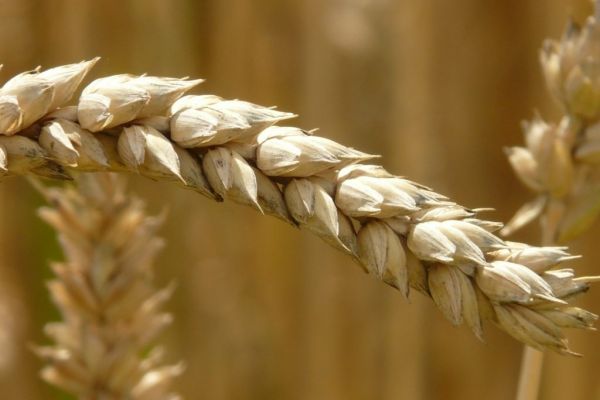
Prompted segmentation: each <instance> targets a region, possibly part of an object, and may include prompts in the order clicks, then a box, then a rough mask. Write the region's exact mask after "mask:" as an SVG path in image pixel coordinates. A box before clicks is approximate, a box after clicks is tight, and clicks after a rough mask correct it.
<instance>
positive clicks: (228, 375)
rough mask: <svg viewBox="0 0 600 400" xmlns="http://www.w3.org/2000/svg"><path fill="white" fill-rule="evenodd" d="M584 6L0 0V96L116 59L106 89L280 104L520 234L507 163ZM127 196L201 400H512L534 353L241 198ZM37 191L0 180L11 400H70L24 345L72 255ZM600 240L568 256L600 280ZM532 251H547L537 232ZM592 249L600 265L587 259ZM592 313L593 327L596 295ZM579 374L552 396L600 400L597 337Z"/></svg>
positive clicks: (143, 187)
mask: <svg viewBox="0 0 600 400" xmlns="http://www.w3.org/2000/svg"><path fill="white" fill-rule="evenodd" d="M591 8H592V7H591V4H590V3H589V1H588V0H568V1H567V0H511V1H481V0H455V1H452V2H449V1H444V0H254V1H251V0H173V1H166V0H165V1H161V0H102V1H99V0H70V1H68V0H63V1H58V0H46V1H40V0H0V63H3V64H4V69H3V70H2V71H0V80H1V81H4V80H6V79H7V78H8V77H10V76H12V75H14V74H16V73H18V72H21V71H23V70H27V69H31V68H34V67H35V66H37V65H43V66H44V67H50V66H55V65H58V64H64V63H71V62H76V61H80V60H82V59H89V58H91V57H94V56H101V57H102V60H101V62H100V63H99V64H98V65H97V67H96V68H95V69H94V70H93V72H92V74H91V75H92V77H98V76H100V75H102V74H113V73H124V72H129V73H144V72H146V73H149V74H155V75H170V76H188V75H189V76H191V77H194V78H196V77H202V78H206V79H207V82H206V83H204V84H203V85H201V87H200V88H199V89H198V92H200V93H215V94H218V95H221V96H223V97H229V98H241V99H245V100H248V101H252V102H255V103H258V104H263V105H278V106H279V108H280V109H282V110H286V111H293V112H296V113H298V114H299V115H300V117H299V118H298V119H297V120H296V121H294V122H293V123H294V124H296V125H298V126H301V127H304V128H320V129H321V132H322V134H323V135H324V136H327V137H330V138H332V139H335V140H337V141H340V142H342V143H343V144H346V145H349V146H353V147H356V148H359V149H361V150H363V151H366V152H369V153H375V154H381V155H382V156H383V159H382V160H383V163H384V165H385V167H386V168H387V169H389V170H390V171H392V172H395V173H397V174H402V175H406V176H409V177H410V178H412V179H414V180H417V181H418V182H421V183H424V184H427V185H430V186H433V187H434V188H435V189H436V190H438V191H439V192H441V193H444V194H447V195H449V196H451V197H452V198H453V199H455V200H456V201H458V202H460V203H462V204H464V205H466V206H471V207H482V206H489V207H494V208H496V209H497V211H496V212H495V213H493V214H489V218H490V219H495V220H500V221H506V220H508V218H510V216H511V215H512V213H513V212H514V211H515V210H516V209H517V208H518V207H519V206H520V205H521V204H522V203H523V202H524V201H526V200H528V199H529V198H530V194H529V193H528V192H527V191H526V190H525V189H524V188H523V187H522V186H521V185H520V184H519V183H518V182H517V180H516V178H515V177H514V176H513V174H512V172H511V170H510V169H509V166H508V163H507V162H506V160H505V157H504V154H503V152H502V148H503V147H504V146H508V145H514V144H518V143H521V141H522V136H521V132H520V128H519V123H520V121H521V120H522V119H525V118H530V117H531V116H532V115H533V113H534V111H535V110H539V111H540V112H541V113H542V114H543V115H544V116H546V117H548V118H550V119H553V118H554V119H556V118H557V117H558V115H559V114H558V113H559V111H558V107H556V106H555V105H554V104H552V102H551V100H550V99H549V97H548V95H547V94H546V92H545V88H544V84H543V79H542V77H541V73H540V71H539V68H538V49H539V46H540V45H541V42H542V40H543V39H544V38H545V37H549V36H550V37H558V36H559V35H560V34H561V32H562V29H563V26H564V25H565V23H566V21H567V19H568V18H569V17H572V18H573V19H575V20H577V21H582V20H583V19H584V18H585V17H586V16H587V15H588V14H589V13H590V12H591ZM131 186H132V188H133V190H134V191H135V192H136V193H137V194H138V195H139V196H140V197H143V198H145V199H147V201H148V208H149V210H150V211H151V212H153V213H158V212H159V211H160V210H161V209H163V208H164V207H167V208H168V209H169V210H170V218H169V219H168V221H167V223H166V224H165V226H164V228H163V229H162V235H163V236H164V237H166V238H168V246H167V248H166V250H165V251H164V252H163V253H162V255H161V257H160V260H159V263H158V265H157V266H156V268H157V272H158V277H157V279H158V281H159V283H160V284H166V283H167V282H169V281H171V280H175V281H176V282H177V283H178V290H177V292H176V295H175V297H174V299H173V300H172V301H171V302H170V304H169V306H170V309H171V310H172V311H173V313H174V314H175V315H176V322H175V324H174V326H173V327H172V328H171V329H169V331H168V333H167V334H166V335H165V336H164V337H163V339H164V341H165V342H166V343H167V346H168V348H169V351H170V356H169V359H170V360H171V361H176V360H179V359H184V360H185V361H186V363H187V366H188V368H187V371H186V373H185V374H184V375H183V377H181V379H179V381H178V382H177V388H178V390H179V391H180V393H182V394H183V396H184V397H185V398H187V399H204V400H221V399H223V400H225V399H227V400H231V399H241V400H250V399H257V400H258V399H261V400H269V399H292V400H294V399H297V400H300V399H312V400H321V399H323V400H325V399H326V400H335V399H345V400H367V399H369V400H371V399H382V400H386V399H415V400H421V399H444V400H453V399H467V400H468V399H481V398H485V399H490V400H494V399H509V398H512V396H513V394H514V391H515V387H516V380H517V376H518V368H519V362H520V354H521V346H520V345H519V344H518V343H517V342H516V341H514V340H512V339H511V338H509V337H508V336H506V335H505V334H502V333H500V332H498V331H497V330H496V329H495V328H494V327H493V326H488V327H487V332H486V343H481V342H479V341H478V340H477V339H476V338H475V337H474V336H473V335H472V334H471V333H470V332H469V331H468V330H467V329H466V328H464V327H462V328H454V327H452V326H451V325H450V324H449V323H448V322H447V321H446V320H444V318H443V317H442V315H441V314H440V313H439V312H438V311H437V310H436V309H435V307H434V306H433V304H432V302H430V301H429V300H426V299H424V298H423V297H422V296H420V295H418V294H414V295H413V297H412V299H411V301H410V303H408V302H406V301H405V300H404V299H403V298H402V297H401V295H400V294H399V293H398V292H396V291H393V290H392V289H390V288H389V287H387V286H385V285H383V284H381V283H380V282H378V281H376V280H374V279H370V278H367V277H366V276H365V275H364V274H363V273H362V272H361V270H360V269H359V268H357V267H356V266H355V265H353V263H352V262H351V260H350V259H349V258H347V257H345V256H343V255H342V254H338V253H337V252H336V251H335V250H333V249H331V248H330V247H329V246H327V245H326V244H324V243H323V242H321V241H320V240H318V239H316V238H315V237H313V236H311V235H309V234H307V233H303V232H299V231H296V230H294V229H292V228H290V227H289V226H287V225H285V224H283V223H281V222H279V221H277V220H274V219H270V218H268V217H263V216H261V215H259V214H258V213H256V212H254V211H252V210H250V209H245V208H243V207H240V206H236V205H233V204H228V203H225V204H214V203H211V202H209V201H208V200H205V199H204V198H202V197H200V196H197V195H195V194H193V193H191V192H187V191H184V190H179V189H176V188H175V187H172V186H170V185H166V184H157V183H154V182H150V181H147V180H144V179H141V178H140V179H137V178H132V179H131ZM41 203H42V202H41V199H40V198H39V196H38V195H37V194H36V193H35V192H34V191H33V190H32V189H31V187H30V186H28V184H27V182H26V181H25V180H23V179H11V180H6V181H4V182H2V184H1V185H0V393H2V395H0V397H2V398H3V399H26V400H37V399H69V397H66V396H64V395H62V394H60V393H58V392H57V391H55V390H54V389H52V388H50V387H48V386H46V385H45V384H43V383H42V382H41V381H39V380H38V379H37V373H38V371H39V369H40V367H41V363H40V361H39V360H38V359H36V357H35V356H34V355H33V354H32V353H31V351H29V348H28V346H29V345H30V344H31V343H45V340H46V339H45V338H44V337H43V335H42V333H41V332H42V327H43V325H44V323H46V322H48V321H50V320H53V319H56V318H57V315H58V314H57V312H56V311H55V309H54V307H53V306H52V304H50V302H49V300H48V295H47V293H46V290H45V286H44V281H45V280H47V279H48V278H49V276H50V273H49V271H48V266H47V261H48V260H51V259H55V260H56V259H60V258H61V253H60V250H59V248H58V246H57V243H56V240H55V237H54V234H53V232H52V231H51V230H50V229H49V228H48V227H47V226H45V225H44V224H43V223H42V222H41V221H40V220H39V219H38V218H37V217H36V215H35V210H36V208H37V207H39V206H40V205H41ZM599 235H600V227H598V226H597V227H596V228H595V229H594V230H593V231H591V232H589V233H588V234H587V235H586V236H585V237H584V238H583V239H581V240H579V241H578V242H576V243H573V251H574V252H575V253H581V254H583V255H584V256H585V258H584V260H582V261H580V262H577V263H576V264H575V266H576V267H577V268H578V270H579V274H581V275H584V274H592V273H596V274H597V273H600V266H599V265H598V264H599V263H598V259H597V258H595V257H594V250H597V245H598V237H599ZM517 239H519V240H527V241H530V242H532V243H538V231H537V229H536V228H535V227H534V228H531V229H529V230H526V231H524V232H523V233H521V234H519V235H517ZM594 246H596V249H594ZM579 304H581V305H583V306H585V307H588V308H590V309H592V310H594V311H596V312H599V311H600V288H596V290H594V291H592V292H591V293H589V294H588V295H587V296H585V297H584V298H582V299H581V300H580V301H579ZM570 338H571V340H572V343H573V348H574V350H576V351H578V352H581V353H584V354H585V357H584V358H582V359H575V358H569V357H561V356H557V355H554V354H549V355H548V356H547V363H546V366H545V370H544V378H543V385H544V387H543V390H542V398H543V399H567V398H568V399H600V380H599V379H598V378H599V377H598V371H599V370H600V338H599V337H598V335H594V334H593V333H590V332H574V333H573V334H571V335H570Z"/></svg>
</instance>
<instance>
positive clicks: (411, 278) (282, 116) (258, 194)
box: [0, 60, 597, 354]
mask: <svg viewBox="0 0 600 400" xmlns="http://www.w3.org/2000/svg"><path fill="white" fill-rule="evenodd" d="M95 62H96V60H92V61H88V62H82V63H79V64H73V65H66V66H62V67H57V68H53V69H49V70H46V71H43V72H40V71H37V70H36V71H33V72H28V73H24V74H21V75H18V76H16V77H14V78H13V79H11V80H9V81H8V82H7V83H6V84H5V85H4V87H3V88H2V89H0V133H2V135H0V169H1V170H2V171H3V172H4V174H6V175H28V176H29V175H38V176H44V177H52V178H62V179H68V177H69V172H70V171H106V170H109V171H128V172H133V173H137V174H140V175H143V176H146V177H150V178H152V179H156V180H167V181H173V182H175V183H176V184H179V185H182V186H184V187H187V188H190V189H192V190H195V191H197V192H199V193H201V194H202V195H204V196H206V197H208V198H210V199H213V200H218V201H220V200H223V199H228V200H232V201H234V202H236V203H240V204H244V205H248V206H250V207H253V208H255V209H257V210H258V211H260V212H262V213H265V214H269V215H273V216H275V217H277V218H280V219H282V220H284V221H286V222H288V223H290V224H292V225H295V226H298V227H300V228H303V229H306V230H308V231H311V232H313V233H315V234H316V235H318V236H320V237H321V238H323V239H324V240H325V241H327V242H328V243H330V244H331V245H332V246H334V247H336V248H338V249H340V250H341V251H343V252H345V253H347V254H349V255H350V256H352V257H353V258H354V259H355V260H356V261H357V262H358V263H359V264H360V265H361V266H362V267H363V268H364V270H365V271H366V272H368V273H370V274H372V275H374V276H376V277H378V278H379V279H381V280H383V281H384V282H385V283H387V284H389V285H391V286H393V287H395V288H396V289H398V290H399V291H400V292H401V293H402V294H403V295H404V296H408V294H409V289H410V288H414V289H416V290H418V291H420V292H422V293H423V294H425V295H427V296H430V297H431V298H432V299H433V301H434V302H435V303H436V305H437V306H438V307H439V309H440V310H441V311H442V313H443V314H444V315H445V317H447V318H448V319H449V320H450V321H451V322H452V323H453V324H456V325H458V324H461V323H463V322H464V323H465V324H466V325H468V326H469V328H470V329H471V330H472V331H473V332H474V333H475V335H476V336H477V337H482V334H483V331H482V322H483V320H486V319H488V320H492V321H493V322H495V323H496V324H497V325H498V326H499V327H500V328H501V329H503V330H505V331H506V332H508V333H509V334H510V335H512V336H513V337H515V338H517V339H518V340H520V341H522V342H525V343H527V344H529V345H531V346H534V347H536V348H539V349H552V350H554V351H557V352H559V353H563V354H575V353H573V352H572V351H571V350H570V349H569V346H568V342H567V339H566V338H565V336H564V333H563V331H562V328H584V329H590V328H592V324H593V322H594V321H595V320H596V319H597V316H596V315H594V314H592V313H590V312H588V311H585V310H582V309H580V308H577V307H573V306H571V305H569V304H568V303H567V300H570V299H571V298H572V297H573V296H574V295H576V294H579V293H582V292H585V291H586V290H587V289H588V286H589V282H590V281H593V280H594V278H585V277H584V278H575V276H574V272H573V270H572V269H568V268H561V269H555V267H557V266H559V265H562V264H563V263H565V262H567V261H570V260H572V259H573V258H576V257H574V256H571V255H570V254H569V253H567V251H566V249H565V248H558V247H533V246H528V245H525V244H521V243H514V242H507V241H504V240H502V239H500V238H499V237H498V236H496V235H495V234H494V233H493V232H495V231H497V230H498V229H500V228H501V227H502V225H501V224H499V223H496V222H490V221H486V220H482V219H480V218H479V217H478V214H479V212H480V211H482V210H478V209H475V210H472V209H468V208H465V207H462V206H460V205H458V204H456V203H455V202H453V201H451V200H450V199H448V198H447V197H445V196H443V195H441V194H438V193H436V192H434V191H433V190H432V189H430V188H428V187H426V186H423V185H420V184H418V183H415V182H412V181H410V180H408V179H405V178H401V177H398V176H395V175H393V174H391V173H389V172H387V171H386V170H385V169H383V168H382V167H380V166H377V165H372V164H362V163H361V162H364V161H367V160H371V159H373V158H375V156H372V155H369V154H365V153H363V152H360V151H357V150H354V149H352V148H349V147H346V146H343V145H341V144H338V143H336V142H333V141H331V140H329V139H326V138H324V137H319V136H316V135H313V134H312V133H311V132H307V131H304V130H302V129H299V128H294V127H281V126H276V125H275V124H276V123H278V122H280V121H283V120H287V119H289V118H292V117H294V115H293V114H290V113H286V112H280V111H277V110H275V109H273V108H267V107H261V106H258V105H254V104H251V103H247V102H244V101H239V100H224V99H221V98H220V97H217V96H213V95H187V96H184V94H185V92H186V91H188V90H189V89H191V88H192V87H193V86H195V85H196V84H198V83H199V81H191V80H187V79H174V78H159V77H151V76H132V75H117V76H111V77H107V78H102V79H98V80H95V81H93V82H92V83H90V84H89V85H88V86H87V87H86V88H84V89H83V92H82V94H81V96H80V97H79V99H78V104H77V105H76V106H70V107H64V105H65V102H66V101H67V100H68V99H69V98H71V96H72V95H73V93H74V91H75V89H76V87H77V85H78V84H79V83H80V82H81V81H82V80H83V78H84V76H85V74H86V73H87V72H88V71H89V69H90V68H91V67H92V66H93V64H94V63H95Z"/></svg>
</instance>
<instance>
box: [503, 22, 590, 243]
mask: <svg viewBox="0 0 600 400" xmlns="http://www.w3.org/2000/svg"><path fill="white" fill-rule="evenodd" d="M597 18H598V17H597V16H592V17H589V18H588V19H587V21H586V23H585V25H584V26H581V27H580V26H578V25H576V24H575V23H574V22H571V23H570V24H569V26H568V27H567V29H566V31H565V33H564V35H563V37H562V39H561V40H560V41H555V40H546V41H545V42H544V45H543V47H542V50H541V52H540V61H541V64H542V70H543V72H544V76H545V78H546V83H547V86H548V89H549V91H550V93H551V94H552V95H553V97H554V98H555V100H557V102H558V103H559V104H560V105H561V107H562V109H563V111H564V116H563V118H562V120H561V121H560V123H558V124H553V123H548V122H546V121H544V120H543V119H542V117H540V116H536V118H535V119H534V120H533V121H531V122H526V123H524V124H523V130H524V133H525V146H524V147H512V148H509V149H507V154H508V158H509V161H510V163H511V165H512V166H513V169H514V170H515V172H516V173H517V176H518V177H519V179H520V180H521V181H522V182H523V183H524V184H525V185H526V186H527V187H528V188H529V189H531V190H532V191H534V192H535V193H536V198H535V200H533V201H531V202H529V203H527V204H525V205H524V206H523V207H522V208H521V209H520V210H519V211H518V212H517V213H516V215H515V216H514V217H513V219H512V220H511V221H510V222H509V223H508V224H507V226H506V227H505V228H504V231H503V233H504V234H506V235H508V234H510V233H512V232H514V231H515V230H517V229H519V228H521V227H522V226H524V225H526V224H528V223H530V222H532V221H533V220H535V219H536V218H538V217H540V216H541V222H542V223H543V225H544V229H543V231H544V232H545V233H546V237H545V238H544V239H545V241H546V242H560V243H565V242H568V241H569V240H571V239H573V238H575V237H576V236H578V235H579V234H581V233H583V232H584V231H585V230H586V229H587V228H588V227H589V226H590V225H592V224H593V222H594V221H595V220H596V218H597V216H598V214H599V213H600V72H599V71H600V69H599V67H600V24H599V23H598V20H597Z"/></svg>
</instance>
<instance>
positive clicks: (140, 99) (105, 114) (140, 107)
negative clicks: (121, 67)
mask: <svg viewBox="0 0 600 400" xmlns="http://www.w3.org/2000/svg"><path fill="white" fill-rule="evenodd" d="M200 82H202V81H201V80H191V81H189V80H186V79H176V78H159V77H154V76H133V75H125V74H124V75H114V76H109V77H107V78H101V79H97V80H95V81H94V82H92V83H90V84H89V85H88V86H87V87H86V88H85V89H83V93H82V94H81V97H80V98H79V104H78V110H77V116H78V119H79V122H80V124H81V126H82V127H83V128H84V129H88V130H90V131H92V132H98V131H101V130H103V129H108V128H113V127H115V126H118V125H122V124H124V123H127V122H131V121H133V120H135V119H138V118H147V117H150V116H156V115H163V114H167V113H168V111H169V108H170V106H171V104H172V103H173V101H175V100H177V99H178V98H179V97H181V96H182V95H183V94H184V93H185V92H186V91H188V90H190V89H191V88H193V87H194V86H196V85H198V84H199V83H200Z"/></svg>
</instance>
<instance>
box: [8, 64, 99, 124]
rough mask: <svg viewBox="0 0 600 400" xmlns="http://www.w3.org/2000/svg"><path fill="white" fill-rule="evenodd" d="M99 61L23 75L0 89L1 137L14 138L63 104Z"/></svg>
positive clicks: (37, 70)
mask: <svg viewBox="0 0 600 400" xmlns="http://www.w3.org/2000/svg"><path fill="white" fill-rule="evenodd" d="M97 60H98V59H97V58H96V59H93V60H90V61H83V62H80V63H78V64H70V65H63V66H60V67H56V68H51V69H48V70H45V71H42V72H40V69H39V68H38V69H35V70H34V71H30V72H24V73H22V74H19V75H17V76H15V77H14V78H12V79H10V80H9V81H8V82H6V83H5V84H4V86H3V87H2V88H1V89H0V134H1V135H14V134H15V133H17V132H19V131H22V130H23V129H26V128H28V127H29V126H30V125H31V124H33V123H34V122H35V121H37V120H38V119H40V118H42V117H43V116H44V115H46V114H48V113H49V112H51V111H54V110H55V109H56V108H58V107H61V106H63V105H65V104H66V103H67V102H68V101H69V100H70V99H71V97H72V96H73V94H74V93H75V90H76V89H77V87H78V86H79V84H80V83H81V81H82V80H83V78H84V77H85V75H86V74H87V73H88V71H89V70H90V69H91V68H92V67H93V66H94V64H95V63H96V61H97Z"/></svg>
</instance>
